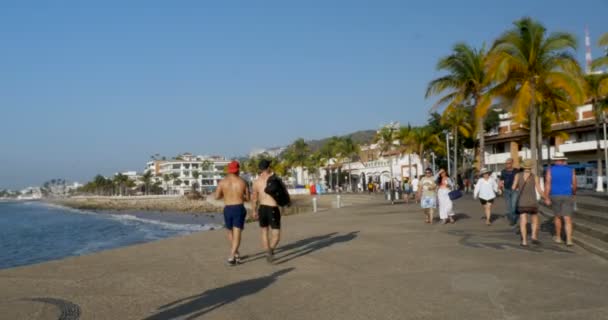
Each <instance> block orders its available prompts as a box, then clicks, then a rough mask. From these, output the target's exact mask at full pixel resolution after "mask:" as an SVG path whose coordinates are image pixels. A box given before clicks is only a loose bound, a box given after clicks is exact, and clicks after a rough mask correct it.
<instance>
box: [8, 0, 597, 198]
mask: <svg viewBox="0 0 608 320" xmlns="http://www.w3.org/2000/svg"><path fill="white" fill-rule="evenodd" d="M413 2H415V4H414V3H413ZM93 3H96V4H95V5H93ZM607 14H608V2H606V1H605V0H586V1H575V2H573V1H571V0H569V1H566V0H553V1H548V0H547V1H541V0H535V1H530V0H508V1H506V0H503V1H500V2H497V1H481V0H475V1H452V0H441V1H380V0H378V1H371V0H370V1H356V0H343V1H331V0H324V1H285V0H283V1H270V0H268V1H253V0H247V1H152V0H146V1H109V0H106V1H94V2H92V1H8V0H5V1H2V2H0V41H2V46H1V53H0V70H1V73H0V114H1V119H2V124H1V125H0V137H1V138H0V188H3V187H8V188H17V187H23V186H26V185H32V184H40V183H42V182H43V181H45V180H48V179H50V178H67V179H70V180H77V181H85V180H87V179H90V178H91V177H93V176H94V175H95V174H97V173H102V174H106V175H107V174H112V173H114V172H117V171H126V170H138V171H140V170H141V169H142V168H143V166H144V163H145V162H146V161H147V160H148V159H149V156H150V155H151V154H155V153H160V154H162V155H167V156H173V155H176V154H177V153H180V152H185V151H190V152H193V153H197V154H223V155H226V156H235V155H243V154H246V153H247V152H249V151H250V150H251V149H252V148H254V147H265V146H276V145H286V144H288V143H290V142H292V141H293V140H294V139H295V138H297V137H304V138H307V139H311V138H320V137H326V136H330V135H336V134H344V133H349V132H351V131H355V130H359V129H374V128H377V127H378V126H379V125H381V124H383V123H386V122H389V121H392V120H398V121H400V122H402V123H407V122H410V123H412V124H421V123H423V122H424V121H425V120H426V118H427V116H428V108H429V106H430V105H431V104H432V101H428V100H425V99H424V90H425V87H426V84H427V83H428V81H429V80H431V79H432V78H433V77H436V76H437V75H438V74H437V73H436V72H435V63H436V62H437V60H438V58H439V57H441V56H443V55H446V54H448V53H449V52H450V48H451V46H452V45H453V44H454V43H456V42H458V41H465V42H468V43H470V44H473V45H476V46H478V45H481V43H482V42H484V41H485V42H488V43H491V41H492V40H493V39H494V38H495V37H496V36H498V35H499V34H500V33H501V32H502V31H504V30H505V29H507V28H509V27H511V23H512V22H513V21H514V20H515V19H517V18H520V17H522V16H524V15H530V16H532V17H535V18H537V19H539V20H541V21H542V22H543V23H544V24H545V25H546V26H547V27H548V28H549V30H550V31H558V30H559V31H568V32H572V33H574V34H576V35H577V36H578V37H579V41H580V44H581V47H580V48H579V52H578V57H579V59H581V60H583V57H584V48H583V46H582V45H583V32H584V27H585V25H586V24H588V25H589V27H590V29H591V32H592V36H597V35H598V34H599V33H601V32H606V31H608V24H607V23H606V21H608V15H607ZM602 21H603V22H602ZM599 52H600V50H599V49H597V48H594V54H595V55H598V54H599Z"/></svg>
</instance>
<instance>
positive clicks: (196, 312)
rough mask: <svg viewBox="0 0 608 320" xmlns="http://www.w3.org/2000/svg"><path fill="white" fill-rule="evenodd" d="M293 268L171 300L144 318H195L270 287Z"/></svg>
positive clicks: (152, 319)
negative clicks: (156, 311)
mask: <svg viewBox="0 0 608 320" xmlns="http://www.w3.org/2000/svg"><path fill="white" fill-rule="evenodd" d="M293 270H294V268H287V269H283V270H280V271H277V272H275V273H273V274H271V275H269V276H265V277H260V278H256V279H251V280H245V281H241V282H237V283H233V284H229V285H227V286H224V287H220V288H215V289H211V290H207V291H205V292H203V293H201V294H198V295H194V296H191V297H187V298H183V299H180V300H177V301H174V302H171V303H169V304H167V305H164V306H162V307H160V308H158V311H159V312H158V313H156V314H154V315H151V316H149V317H147V318H145V319H144V320H161V319H175V318H179V319H194V318H197V317H200V316H202V315H205V314H207V313H209V312H211V311H213V310H215V309H218V308H221V307H222V306H224V305H227V304H230V303H232V302H235V301H237V300H239V299H241V298H243V297H246V296H248V295H252V294H255V293H257V292H259V291H261V290H263V289H265V288H267V287H269V286H270V285H272V284H273V283H275V282H276V281H277V280H278V278H279V277H281V276H283V275H285V274H287V273H289V272H291V271H293Z"/></svg>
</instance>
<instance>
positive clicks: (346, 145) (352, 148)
mask: <svg viewBox="0 0 608 320" xmlns="http://www.w3.org/2000/svg"><path fill="white" fill-rule="evenodd" d="M338 150H339V151H338V152H339V153H340V155H341V156H342V157H344V158H345V159H348V186H349V188H350V190H351V191H352V190H353V179H352V174H351V171H352V169H351V163H352V162H353V159H354V158H355V157H357V156H358V155H359V152H360V151H361V148H360V147H359V145H358V144H356V143H355V142H354V141H353V138H352V137H346V138H342V139H340V141H339V144H338Z"/></svg>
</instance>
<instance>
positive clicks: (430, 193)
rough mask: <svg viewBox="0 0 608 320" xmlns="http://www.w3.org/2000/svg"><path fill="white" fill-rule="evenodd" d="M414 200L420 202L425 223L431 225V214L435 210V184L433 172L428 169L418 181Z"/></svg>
mask: <svg viewBox="0 0 608 320" xmlns="http://www.w3.org/2000/svg"><path fill="white" fill-rule="evenodd" d="M416 199H417V200H418V201H420V206H421V207H422V209H423V212H424V216H425V222H426V223H429V224H433V214H434V211H435V208H437V183H436V182H435V178H434V177H433V170H431V169H430V168H427V169H426V171H425V176H424V177H422V178H421V179H420V181H419V185H418V193H417V194H416Z"/></svg>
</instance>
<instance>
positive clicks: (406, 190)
mask: <svg viewBox="0 0 608 320" xmlns="http://www.w3.org/2000/svg"><path fill="white" fill-rule="evenodd" d="M411 194H412V185H411V184H410V178H409V177H407V178H405V180H404V181H403V198H404V200H405V203H406V204H409V203H410V196H411Z"/></svg>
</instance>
